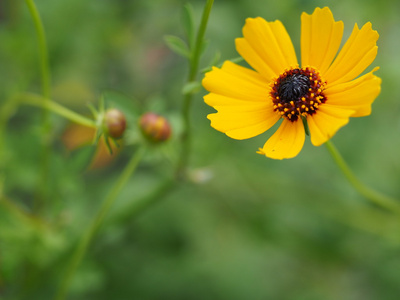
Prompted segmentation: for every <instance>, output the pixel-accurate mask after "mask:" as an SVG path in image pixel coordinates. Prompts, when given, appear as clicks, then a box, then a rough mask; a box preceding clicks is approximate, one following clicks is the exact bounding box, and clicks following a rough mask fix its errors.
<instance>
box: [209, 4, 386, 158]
mask: <svg viewBox="0 0 400 300" xmlns="http://www.w3.org/2000/svg"><path fill="white" fill-rule="evenodd" d="M343 27H344V26H343V22H342V21H338V22H335V20H334V18H333V15H332V12H331V11H330V10H329V8H328V7H325V8H322V9H321V8H316V9H315V10H314V12H313V13H312V14H311V15H308V14H306V13H303V14H302V16H301V63H302V67H300V66H299V64H298V61H297V57H296V54H295V51H294V48H293V44H292V42H291V39H290V37H289V35H288V33H287V31H286V29H285V27H284V26H283V25H282V23H281V22H280V21H274V22H267V21H265V20H264V19H262V18H260V17H258V18H248V19H247V20H246V24H245V26H244V27H243V38H237V39H236V41H235V42H236V49H237V51H238V52H239V54H240V55H241V56H242V57H243V58H244V59H245V60H246V61H247V63H248V64H249V65H250V66H251V67H252V68H253V69H254V70H251V69H248V68H245V67H242V66H239V65H237V64H234V63H232V62H230V61H226V62H225V63H224V64H223V66H222V67H221V68H216V67H213V69H212V71H210V72H208V73H207V74H206V76H205V78H204V79H203V86H204V87H205V88H206V89H207V90H208V91H209V92H210V93H209V94H208V95H206V96H205V97H204V101H205V102H206V103H207V104H208V105H210V106H212V107H214V108H215V109H216V110H217V111H218V112H217V113H214V114H210V115H208V118H209V119H210V120H211V126H212V127H213V128H215V129H216V130H219V131H221V132H224V133H225V134H226V135H227V136H229V137H231V138H234V139H238V140H242V139H248V138H251V137H254V136H257V135H259V134H261V133H263V132H265V131H266V130H268V129H269V128H271V127H272V126H273V125H274V124H275V123H276V122H278V121H279V120H280V119H283V120H282V123H281V124H280V126H279V128H278V130H277V131H276V132H275V133H274V134H273V135H272V136H271V137H270V138H269V139H268V141H267V142H266V143H265V145H264V146H263V148H260V149H259V151H258V152H257V153H260V154H263V155H265V156H267V157H270V158H275V159H284V158H292V157H294V156H296V155H297V154H298V153H299V152H300V150H301V148H302V147H303V144H304V141H305V130H304V125H303V121H304V122H307V124H308V128H309V131H310V136H311V142H312V144H313V145H315V146H319V145H322V144H323V143H325V142H326V141H327V140H329V139H330V138H331V137H332V136H333V135H334V134H335V133H336V132H337V130H338V129H339V128H341V127H342V126H344V125H346V124H347V123H348V122H349V118H350V117H362V116H367V115H369V114H370V113H371V104H372V102H373V101H374V100H375V98H376V97H377V96H378V94H379V93H380V86H381V79H380V78H379V77H377V76H375V75H373V72H374V71H376V70H377V69H378V68H375V69H373V70H372V71H371V72H369V73H367V74H365V75H363V76H360V77H359V75H360V74H361V73H362V72H363V71H364V70H365V69H366V68H367V67H368V66H369V65H370V64H371V63H372V62H373V60H374V59H375V57H376V54H377V51H378V47H377V46H376V41H377V40H378V37H379V35H378V33H377V32H376V31H375V30H372V26H371V23H369V22H368V23H366V24H365V25H364V26H363V27H362V28H361V29H359V27H358V26H357V24H356V25H355V26H354V29H353V32H352V33H351V35H350V37H349V39H348V40H347V42H346V43H345V44H344V46H343V47H342V49H341V50H340V52H339V54H338V55H337V56H336V54H337V52H338V50H339V47H340V43H341V40H342V35H343ZM335 56H336V58H335Z"/></svg>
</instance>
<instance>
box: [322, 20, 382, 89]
mask: <svg viewBox="0 0 400 300" xmlns="http://www.w3.org/2000/svg"><path fill="white" fill-rule="evenodd" d="M378 38H379V34H378V32H376V31H375V30H372V25H371V23H370V22H368V23H367V24H365V25H364V26H363V27H362V28H361V29H359V28H358V26H357V24H356V25H355V26H354V29H353V32H352V33H351V35H350V37H349V39H348V40H347V42H346V44H345V45H344V46H343V48H342V50H340V52H339V54H338V56H337V58H336V59H335V61H334V62H333V63H332V65H331V66H330V67H329V69H328V70H327V72H326V74H324V78H325V79H326V80H327V82H328V83H329V84H338V83H342V82H347V81H350V80H352V79H354V78H356V77H357V76H358V75H360V74H361V73H362V72H363V71H364V70H365V69H366V68H367V67H368V66H369V65H370V64H371V63H372V62H373V61H374V59H375V57H376V54H377V53H378V47H377V46H376V41H377V40H378Z"/></svg>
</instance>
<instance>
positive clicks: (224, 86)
mask: <svg viewBox="0 0 400 300" xmlns="http://www.w3.org/2000/svg"><path fill="white" fill-rule="evenodd" d="M202 84H203V86H204V88H205V89H206V90H208V91H209V92H212V93H216V94H219V95H224V96H228V97H233V98H237V99H246V100H250V101H266V99H267V97H268V84H267V83H265V80H264V79H263V77H261V76H260V75H259V74H257V72H255V71H253V70H249V69H246V68H244V67H241V66H238V65H235V64H234V63H232V62H226V63H225V64H224V65H223V66H222V68H221V69H219V68H217V67H213V68H212V71H210V72H208V73H206V75H205V77H204V79H203V81H202Z"/></svg>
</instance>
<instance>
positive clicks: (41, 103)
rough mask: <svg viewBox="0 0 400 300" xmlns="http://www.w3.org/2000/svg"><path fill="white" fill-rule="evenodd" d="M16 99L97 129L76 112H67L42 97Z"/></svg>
mask: <svg viewBox="0 0 400 300" xmlns="http://www.w3.org/2000/svg"><path fill="white" fill-rule="evenodd" d="M18 99H19V101H20V102H21V103H24V104H28V105H33V106H37V107H41V108H43V109H45V110H50V111H52V112H54V113H56V114H58V115H60V116H62V117H64V118H66V119H68V120H70V121H72V122H74V123H77V124H80V125H83V126H87V127H92V128H96V127H97V125H96V122H95V121H93V120H91V119H88V118H86V117H83V116H81V115H80V114H77V113H76V112H73V111H72V110H69V109H68V108H65V107H64V106H62V105H60V104H58V103H56V102H54V101H49V100H48V99H46V98H44V97H41V96H37V95H34V94H28V93H26V94H21V95H20V96H18Z"/></svg>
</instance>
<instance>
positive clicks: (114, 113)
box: [103, 108, 126, 139]
mask: <svg viewBox="0 0 400 300" xmlns="http://www.w3.org/2000/svg"><path fill="white" fill-rule="evenodd" d="M103 126H104V132H105V133H106V134H107V135H108V136H110V137H112V138H114V139H119V138H121V137H122V135H123V134H124V132H125V129H126V119H125V115H124V114H123V113H122V112H121V111H120V110H118V109H115V108H110V109H108V110H107V111H106V112H105V114H104V119H103Z"/></svg>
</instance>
